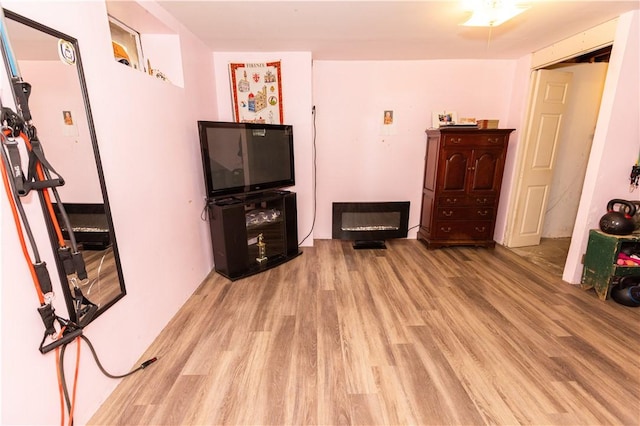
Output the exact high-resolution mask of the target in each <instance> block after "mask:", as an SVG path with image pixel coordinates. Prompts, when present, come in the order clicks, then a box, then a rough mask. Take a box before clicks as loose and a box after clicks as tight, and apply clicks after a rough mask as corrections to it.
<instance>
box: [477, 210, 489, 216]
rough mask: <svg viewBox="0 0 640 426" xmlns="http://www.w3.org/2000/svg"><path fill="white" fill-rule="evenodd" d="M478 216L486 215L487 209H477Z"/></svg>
mask: <svg viewBox="0 0 640 426" xmlns="http://www.w3.org/2000/svg"><path fill="white" fill-rule="evenodd" d="M478 214H479V215H480V216H486V215H488V214H489V210H478Z"/></svg>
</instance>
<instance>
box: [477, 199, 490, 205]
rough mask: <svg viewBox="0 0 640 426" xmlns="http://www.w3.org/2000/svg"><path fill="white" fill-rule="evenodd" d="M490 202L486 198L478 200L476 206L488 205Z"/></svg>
mask: <svg viewBox="0 0 640 426" xmlns="http://www.w3.org/2000/svg"><path fill="white" fill-rule="evenodd" d="M488 202H489V200H488V199H486V198H476V204H487V203H488Z"/></svg>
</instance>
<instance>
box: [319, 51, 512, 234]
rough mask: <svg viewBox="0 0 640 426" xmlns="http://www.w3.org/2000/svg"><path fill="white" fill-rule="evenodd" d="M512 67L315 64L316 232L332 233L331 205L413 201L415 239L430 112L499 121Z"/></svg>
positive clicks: (507, 96) (453, 62)
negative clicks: (387, 115)
mask: <svg viewBox="0 0 640 426" xmlns="http://www.w3.org/2000/svg"><path fill="white" fill-rule="evenodd" d="M514 70H515V62H514V61H504V60H492V61H480V60H446V61H444V60H433V61H387V62H370V61H315V62H314V68H313V71H314V72H313V77H314V78H313V92H314V103H315V105H316V111H317V116H318V119H317V162H318V181H317V188H318V217H317V221H316V232H315V237H316V238H319V239H320V238H323V239H326V238H331V220H332V217H331V213H332V203H333V202H346V201H410V203H411V205H410V212H409V227H410V228H412V227H413V229H411V231H410V232H409V238H415V236H416V232H417V228H415V226H416V225H418V224H419V221H420V207H421V193H422V180H423V170H424V157H425V147H426V135H425V130H426V129H427V128H429V127H431V125H432V123H431V115H432V112H434V111H443V110H445V109H446V110H448V111H455V112H457V113H458V117H476V118H477V119H483V118H492V119H493V118H496V119H499V120H500V123H501V124H504V123H505V122H506V121H507V117H508V115H509V100H510V96H511V87H512V81H513V78H514ZM385 110H393V123H394V124H393V125H392V126H383V115H384V111H385ZM502 127H504V126H502Z"/></svg>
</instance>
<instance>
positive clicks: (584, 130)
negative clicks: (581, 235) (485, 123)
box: [542, 62, 608, 238]
mask: <svg viewBox="0 0 640 426" xmlns="http://www.w3.org/2000/svg"><path fill="white" fill-rule="evenodd" d="M607 67H608V64H607V63H606V62H596V63H581V64H563V65H561V66H557V67H554V68H553V69H555V70H559V71H564V72H570V73H573V79H572V81H571V89H570V90H571V93H570V95H569V102H568V104H567V109H566V111H565V117H566V120H565V121H564V122H563V126H562V129H561V131H560V138H559V140H560V143H559V145H558V149H557V151H556V158H557V160H556V164H557V166H556V167H555V168H554V170H553V179H552V181H551V190H550V192H549V203H548V205H547V211H546V213H545V219H544V224H543V226H542V237H544V238H560V237H570V236H571V234H572V233H573V226H574V224H575V219H576V214H577V212H578V204H579V203H580V196H581V195H582V184H583V182H584V175H585V172H586V170H587V162H588V160H589V154H590V152H591V143H592V141H593V134H594V131H595V127H596V122H597V118H598V110H599V109H600V99H601V98H602V89H603V88H604V80H605V77H606V75H607Z"/></svg>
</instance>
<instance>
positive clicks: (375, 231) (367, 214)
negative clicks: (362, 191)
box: [332, 201, 409, 249]
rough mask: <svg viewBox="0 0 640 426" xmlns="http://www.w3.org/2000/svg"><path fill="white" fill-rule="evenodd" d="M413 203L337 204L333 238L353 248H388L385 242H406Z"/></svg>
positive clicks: (334, 215) (335, 206)
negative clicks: (348, 242)
mask: <svg viewBox="0 0 640 426" xmlns="http://www.w3.org/2000/svg"><path fill="white" fill-rule="evenodd" d="M408 227H409V201H392V202H373V203H371V202H349V203H333V223H332V238H333V239H338V240H352V241H353V242H354V243H353V248H355V249H365V248H381V249H384V248H386V245H385V240H388V239H391V238H406V236H407V232H408Z"/></svg>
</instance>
